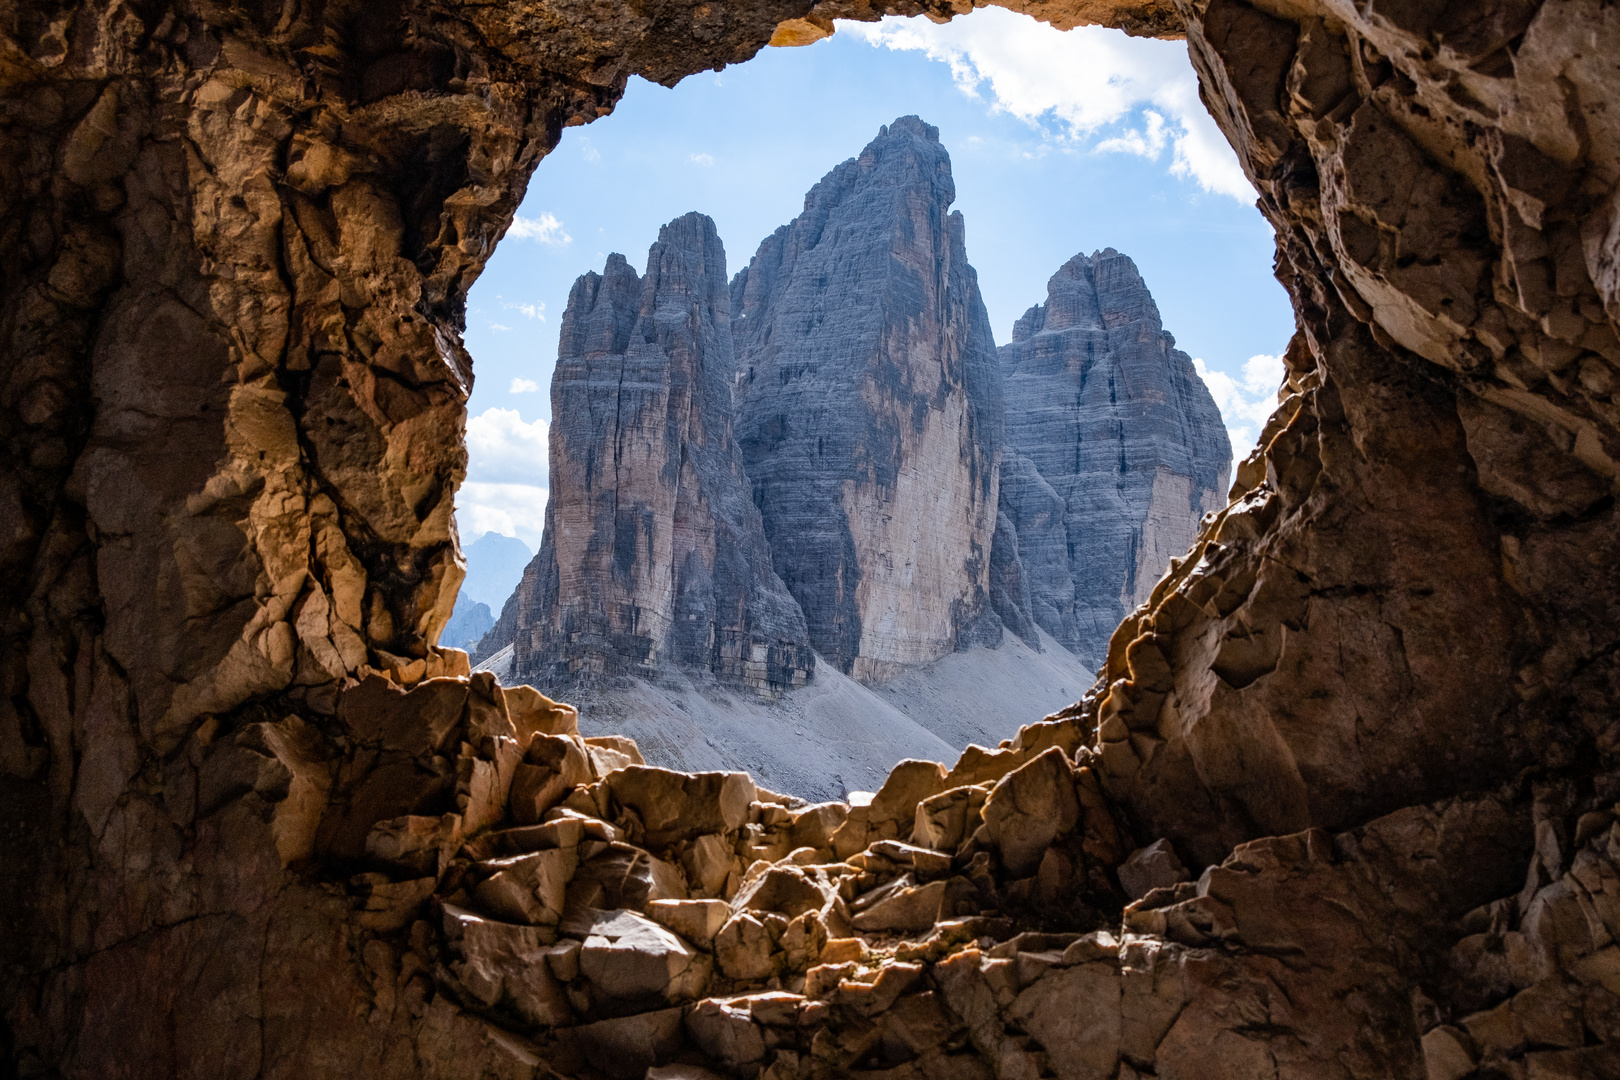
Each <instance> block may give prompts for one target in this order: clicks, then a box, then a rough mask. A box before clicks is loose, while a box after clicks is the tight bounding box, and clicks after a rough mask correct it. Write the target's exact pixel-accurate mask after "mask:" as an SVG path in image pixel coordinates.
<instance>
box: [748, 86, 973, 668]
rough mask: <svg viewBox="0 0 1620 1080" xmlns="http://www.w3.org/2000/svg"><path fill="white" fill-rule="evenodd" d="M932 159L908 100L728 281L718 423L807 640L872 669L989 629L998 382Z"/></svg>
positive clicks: (938, 162)
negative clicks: (725, 401)
mask: <svg viewBox="0 0 1620 1080" xmlns="http://www.w3.org/2000/svg"><path fill="white" fill-rule="evenodd" d="M955 197H956V190H955V186H954V184H953V181H952V179H951V172H950V157H949V155H948V154H947V153H946V152H945V149H944V147H943V146H941V145H940V142H939V133H938V131H937V130H936V129H934V128H932V127H930V126H928V125H927V124H925V123H923V122H922V121H921V120H919V119H918V118H916V117H914V116H908V117H902V118H900V119H898V120H896V121H895V122H894V123H893V124H891V125H889V126H888V127H885V128H884V129H883V130H882V131H881V132H880V133H879V134H878V137H877V138H876V139H874V140H873V141H872V142H871V143H870V144H869V145H868V146H867V147H866V149H865V150H863V151H862V152H861V154H860V155H859V156H858V157H856V158H852V159H850V160H849V161H846V162H844V163H843V164H842V165H840V166H838V167H837V168H836V169H834V170H833V171H832V172H830V173H828V174H827V175H826V176H825V177H824V178H823V179H822V180H821V182H820V183H818V184H817V185H816V186H815V187H814V188H813V189H812V190H811V191H810V193H809V194H808V195H807V196H806V197H805V209H804V212H803V213H802V214H800V215H799V217H797V218H795V219H794V220H793V221H792V222H791V223H790V224H788V225H785V226H783V227H782V228H780V229H778V230H777V231H776V233H775V234H774V235H772V236H771V237H770V238H768V239H767V240H765V242H764V243H762V244H761V245H760V247H759V250H758V251H757V252H756V253H755V254H754V257H753V259H752V260H751V261H750V263H749V265H748V267H747V269H746V270H744V271H742V272H741V273H739V274H738V275H737V277H736V278H735V279H734V280H733V282H732V286H731V292H732V306H731V315H732V330H733V334H734V335H735V337H736V342H737V346H736V362H737V368H736V395H737V440H738V442H739V443H740V445H741V447H742V452H743V458H744V461H745V467H746V471H747V474H748V477H749V479H750V480H751V481H752V484H753V493H754V500H755V502H757V503H758V505H759V507H760V510H761V513H762V514H763V517H764V527H765V534H766V536H767V537H768V538H769V541H770V547H771V555H772V559H773V562H774V565H775V566H776V568H777V572H778V573H780V574H781V575H782V580H783V581H784V582H785V583H786V584H787V588H788V590H789V591H790V592H791V593H792V594H793V596H794V597H795V598H796V599H797V600H798V602H799V605H800V606H801V607H802V608H803V610H804V615H805V619H806V621H807V624H808V628H809V639H810V643H811V644H812V645H813V646H814V647H815V649H816V651H817V652H818V653H819V654H820V655H821V656H823V657H825V658H826V659H827V660H828V661H829V662H831V663H834V664H836V665H837V666H838V667H839V669H840V670H843V671H846V672H849V673H851V674H853V675H855V676H856V677H857V678H859V679H863V680H871V681H878V680H882V679H884V678H886V677H888V676H889V675H890V674H892V673H893V672H894V671H896V670H897V669H898V667H899V666H901V665H906V664H917V663H924V662H927V661H930V660H935V659H937V658H939V657H941V656H943V655H945V654H946V653H949V652H951V651H952V650H953V649H956V648H958V647H959V646H965V645H967V644H970V643H974V642H978V641H981V640H990V641H995V640H999V638H998V637H997V636H996V635H999V633H1000V628H999V626H996V625H995V617H994V614H993V612H991V611H990V607H989V567H990V540H991V535H992V533H993V532H994V530H995V526H996V506H995V496H996V462H997V456H998V454H999V450H1000V443H1001V386H1000V378H999V373H998V371H997V367H996V360H995V355H994V343H993V341H992V339H991V331H990V325H989V318H988V316H987V315H986V313H985V309H984V303H983V301H982V300H981V299H980V297H979V290H978V283H977V278H976V276H975V275H974V272H973V269H972V267H971V266H969V265H968V262H967V251H966V246H965V231H964V226H963V223H962V216H961V214H960V213H951V212H950V211H949V207H950V204H951V202H952V201H953V200H954V199H955Z"/></svg>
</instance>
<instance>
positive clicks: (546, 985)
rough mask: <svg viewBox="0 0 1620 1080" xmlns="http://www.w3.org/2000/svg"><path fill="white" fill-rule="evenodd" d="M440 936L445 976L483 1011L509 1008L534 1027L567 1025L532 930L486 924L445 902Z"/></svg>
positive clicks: (567, 1012)
mask: <svg viewBox="0 0 1620 1080" xmlns="http://www.w3.org/2000/svg"><path fill="white" fill-rule="evenodd" d="M444 934H445V938H446V939H447V940H448V941H449V943H450V949H451V952H452V953H453V954H454V956H455V959H454V960H453V961H452V963H451V965H450V970H451V972H452V973H453V974H454V975H455V977H456V978H457V979H458V980H460V982H461V985H462V986H464V987H466V988H467V991H468V993H470V994H471V995H472V996H473V997H474V998H475V999H476V1000H478V1001H479V1002H482V1003H483V1004H484V1005H485V1006H486V1007H491V1008H494V1007H504V1008H509V1009H511V1010H513V1011H514V1012H516V1013H517V1014H518V1015H519V1016H521V1017H522V1018H523V1019H524V1020H525V1021H527V1022H528V1023H530V1024H533V1025H536V1026H539V1027H557V1026H562V1025H565V1024H571V1023H573V1021H574V1012H573V1010H572V1009H571V1008H570V1007H569V1005H568V998H567V995H565V994H564V993H563V989H562V986H561V985H560V984H559V983H558V981H557V979H556V977H555V976H554V975H553V974H552V971H551V968H550V967H549V966H548V965H547V963H546V950H547V946H546V944H545V943H544V941H543V940H542V931H541V930H539V929H538V928H537V927H533V926H513V925H511V924H510V923H501V922H491V921H489V920H487V919H484V918H481V917H480V916H478V915H475V914H473V913H472V912H470V911H464V910H462V909H461V908H458V907H455V906H453V905H450V904H446V905H445V906H444Z"/></svg>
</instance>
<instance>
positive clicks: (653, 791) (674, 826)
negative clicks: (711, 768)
mask: <svg viewBox="0 0 1620 1080" xmlns="http://www.w3.org/2000/svg"><path fill="white" fill-rule="evenodd" d="M606 783H607V786H608V790H609V791H610V792H612V794H613V798H614V800H615V801H616V802H618V804H619V805H620V806H623V807H626V808H628V809H629V810H632V811H634V812H635V814H636V817H637V818H638V819H639V821H640V822H641V827H642V828H643V829H644V830H645V836H646V841H647V843H648V844H649V845H651V846H653V847H657V848H664V847H668V846H669V845H671V844H673V843H676V842H677V841H680V840H686V839H691V838H693V837H696V836H699V835H701V834H704V833H721V832H735V831H736V830H737V829H739V828H741V827H742V825H743V824H744V822H746V821H747V820H748V806H749V804H750V803H752V802H753V801H754V794H755V789H754V782H753V780H751V779H750V778H749V776H748V774H747V773H722V772H713V773H678V772H672V771H670V770H668V769H655V768H651V767H649V766H646V765H631V766H627V767H625V768H622V769H619V770H617V771H616V772H614V773H612V774H611V775H610V776H608V777H607V779H606Z"/></svg>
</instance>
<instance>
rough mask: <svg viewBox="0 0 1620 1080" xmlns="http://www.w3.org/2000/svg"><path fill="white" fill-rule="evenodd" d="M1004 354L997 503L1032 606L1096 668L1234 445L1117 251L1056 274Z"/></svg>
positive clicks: (1202, 507)
mask: <svg viewBox="0 0 1620 1080" xmlns="http://www.w3.org/2000/svg"><path fill="white" fill-rule="evenodd" d="M1000 360H1001V368H1002V371H1003V373H1004V374H1005V376H1006V382H1005V387H1004V391H1003V393H1004V395H1005V398H1006V409H1007V428H1006V440H1007V448H1006V451H1005V453H1004V455H1003V459H1002V467H1001V487H1000V510H1001V513H1002V514H1004V515H1006V517H1007V518H1008V523H1009V529H1010V531H1011V533H1013V534H1016V535H1015V537H1013V538H1014V539H1016V543H1017V554H1016V560H1017V562H1018V564H1019V566H1020V567H1021V572H1020V581H1021V586H1020V587H1024V586H1027V588H1028V590H1029V596H1030V607H1029V608H1028V609H1027V610H1028V611H1029V613H1030V617H1031V618H1033V619H1034V621H1035V622H1037V623H1039V624H1040V625H1041V627H1042V628H1044V629H1045V630H1046V632H1047V633H1049V634H1051V635H1052V636H1053V637H1055V638H1057V639H1058V641H1060V642H1062V643H1063V644H1064V645H1066V646H1068V647H1069V648H1070V649H1073V650H1074V651H1076V652H1077V653H1079V654H1080V656H1081V657H1082V658H1084V659H1086V660H1087V662H1088V663H1091V664H1093V665H1094V666H1095V665H1096V663H1097V662H1098V661H1099V660H1100V659H1101V657H1102V653H1103V650H1104V649H1105V648H1106V646H1107V642H1108V636H1109V635H1110V634H1111V633H1113V630H1114V627H1115V626H1116V625H1118V623H1119V620H1120V618H1121V617H1122V616H1124V614H1125V613H1126V612H1127V611H1130V610H1131V609H1132V608H1134V607H1136V605H1137V604H1139V603H1141V602H1142V601H1143V600H1146V599H1147V596H1148V593H1149V591H1150V590H1151V589H1152V588H1153V585H1154V583H1155V582H1157V581H1158V579H1159V575H1160V574H1161V573H1163V571H1164V568H1165V567H1166V566H1167V565H1168V564H1169V562H1170V560H1171V559H1172V558H1174V557H1176V556H1178V555H1180V554H1182V553H1183V552H1184V551H1186V550H1187V547H1188V545H1189V544H1191V542H1192V538H1193V535H1194V534H1195V533H1196V532H1197V530H1198V523H1199V519H1200V518H1201V517H1202V516H1203V515H1204V514H1205V513H1206V512H1208V511H1211V510H1217V509H1219V508H1220V507H1221V506H1222V505H1223V504H1224V502H1225V497H1226V485H1227V478H1228V476H1229V472H1230V466H1231V458H1232V447H1231V445H1230V443H1229V442H1228V440H1227V437H1226V428H1225V427H1224V426H1223V425H1222V423H1221V415H1220V411H1219V410H1218V409H1217V408H1216V407H1215V401H1214V399H1213V398H1211V397H1210V393H1209V390H1208V388H1206V387H1205V386H1204V383H1203V380H1202V379H1200V378H1199V377H1198V373H1197V372H1196V371H1195V370H1194V369H1193V364H1192V360H1191V358H1189V357H1188V356H1187V354H1186V353H1183V352H1181V351H1179V350H1177V349H1176V347H1175V338H1173V337H1171V336H1170V334H1169V333H1167V332H1165V331H1164V329H1163V328H1162V326H1161V324H1160V321H1159V310H1158V307H1157V306H1156V305H1155V304H1154V302H1153V297H1152V296H1151V295H1150V294H1149V293H1148V289H1147V285H1146V284H1145V283H1144V282H1143V281H1142V277H1141V275H1140V274H1139V273H1138V272H1137V269H1136V265H1135V264H1134V263H1133V262H1131V260H1130V259H1129V258H1127V257H1126V256H1124V255H1121V254H1120V253H1119V252H1117V251H1115V250H1114V249H1113V248H1107V249H1105V250H1103V251H1099V252H1095V253H1093V254H1092V255H1090V256H1089V257H1088V256H1085V255H1076V256H1075V257H1074V258H1072V259H1070V260H1069V261H1068V262H1067V263H1065V264H1064V265H1063V266H1062V268H1060V269H1059V270H1058V272H1057V273H1056V274H1053V275H1052V279H1051V281H1050V282H1048V283H1047V295H1046V302H1045V303H1044V304H1038V305H1036V306H1035V307H1033V308H1031V309H1030V310H1029V311H1028V312H1026V313H1025V315H1024V317H1023V318H1021V319H1019V320H1018V323H1017V324H1016V325H1015V326H1014V328H1013V339H1012V341H1011V342H1010V343H1008V344H1006V345H1003V346H1002V347H1001V349H1000ZM1003 535H1006V534H1005V533H1004V534H1003ZM996 558H997V559H998V560H1001V561H1003V562H1006V561H1008V560H1011V559H1013V558H1014V556H1013V555H1012V554H1010V553H1009V554H1004V555H998V556H996ZM1020 595H1021V593H1020ZM1002 606H1007V607H1016V606H1017V605H1016V603H1015V602H1014V601H1013V600H1011V599H1009V600H1008V601H1006V602H1004V603H1003V605H1002Z"/></svg>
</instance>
